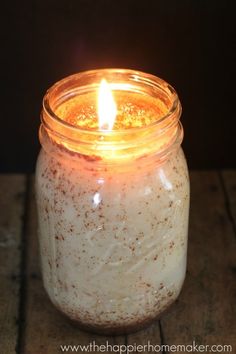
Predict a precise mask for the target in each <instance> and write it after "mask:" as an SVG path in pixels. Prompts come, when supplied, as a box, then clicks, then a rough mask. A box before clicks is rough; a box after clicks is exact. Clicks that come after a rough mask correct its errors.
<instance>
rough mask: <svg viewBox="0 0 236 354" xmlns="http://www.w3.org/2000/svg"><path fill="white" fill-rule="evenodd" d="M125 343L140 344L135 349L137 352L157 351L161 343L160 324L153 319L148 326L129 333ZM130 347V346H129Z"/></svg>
mask: <svg viewBox="0 0 236 354" xmlns="http://www.w3.org/2000/svg"><path fill="white" fill-rule="evenodd" d="M148 343H149V349H148V350H147V348H148V347H145V346H147V345H148ZM127 344H128V345H131V346H135V345H136V347H137V346H140V347H139V348H138V349H137V351H138V353H145V352H147V351H148V353H155V352H157V351H158V349H159V347H158V348H157V347H156V350H155V346H159V345H161V335H160V324H159V321H155V322H154V323H153V324H152V325H151V326H149V327H148V328H146V329H144V330H142V331H139V332H136V333H132V334H129V335H128V336H127ZM131 348H132V347H131Z"/></svg>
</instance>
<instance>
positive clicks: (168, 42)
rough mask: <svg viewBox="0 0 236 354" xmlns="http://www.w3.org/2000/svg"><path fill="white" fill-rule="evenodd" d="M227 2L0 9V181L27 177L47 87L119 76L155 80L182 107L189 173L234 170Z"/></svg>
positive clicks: (235, 120)
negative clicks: (170, 89)
mask: <svg viewBox="0 0 236 354" xmlns="http://www.w3.org/2000/svg"><path fill="white" fill-rule="evenodd" d="M234 3H235V1H227V0H225V1H224V0H214V1H213V0H207V1H203V0H192V1H190V0H189V1H183V0H179V1H178V0H176V1H170V0H169V1H168V0H163V1H158V0H155V1H152V0H145V1H139V0H136V1H133V0H132V1H131V0H125V1H123V0H119V1H118V0H73V1H72V0H67V1H66V0H64V1H60V0H57V1H49V0H48V1H47V0H41V1H40V0H35V1H34V0H31V1H8V2H5V4H3V3H1V13H2V20H1V25H2V28H1V35H2V39H1V61H3V62H2V63H1V77H2V80H1V87H2V94H1V96H2V98H3V100H2V103H1V106H2V109H1V139H0V141H1V149H0V171H1V172H26V171H28V172H30V171H33V170H34V166H35V160H36V157H37V153H38V150H39V143H38V136H37V131H38V127H39V114H40V110H41V101H42V96H43V94H44V93H45V91H46V89H47V88H48V87H49V86H51V85H52V84H53V83H54V82H56V81H57V80H59V79H61V78H63V77H65V76H67V75H69V74H72V73H75V72H78V71H82V70H87V69H94V68H103V67H121V68H123V67H124V68H131V69H138V70H142V71H145V72H149V73H152V74H155V75H158V76H160V77H161V78H163V79H165V80H167V81H168V82H169V83H170V84H172V85H173V86H174V87H175V88H176V90H177V92H178V94H179V96H180V99H181V102H182V105H183V115H182V122H183V125H184V129H185V140H184V149H185V152H186V155H187V158H188V163H189V166H190V167H191V168H222V167H224V168H230V167H236V157H235V156H236V137H235V132H236V116H235V65H236V60H235V59H236V58H235V34H236V33H235V32H236V31H235V28H236V26H235V22H236V20H235V16H236V12H235V10H236V8H235V5H234Z"/></svg>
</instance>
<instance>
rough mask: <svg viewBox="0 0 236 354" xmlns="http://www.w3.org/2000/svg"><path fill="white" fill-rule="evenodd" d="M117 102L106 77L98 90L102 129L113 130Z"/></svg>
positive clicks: (99, 115)
mask: <svg viewBox="0 0 236 354" xmlns="http://www.w3.org/2000/svg"><path fill="white" fill-rule="evenodd" d="M116 113H117V108H116V103H115V101H114V98H113V96H112V91H111V89H110V87H109V84H108V83H107V81H106V80H105V79H103V80H102V81H101V84H100V87H99V92H98V119H99V129H100V130H112V128H113V125H114V122H115V119H116Z"/></svg>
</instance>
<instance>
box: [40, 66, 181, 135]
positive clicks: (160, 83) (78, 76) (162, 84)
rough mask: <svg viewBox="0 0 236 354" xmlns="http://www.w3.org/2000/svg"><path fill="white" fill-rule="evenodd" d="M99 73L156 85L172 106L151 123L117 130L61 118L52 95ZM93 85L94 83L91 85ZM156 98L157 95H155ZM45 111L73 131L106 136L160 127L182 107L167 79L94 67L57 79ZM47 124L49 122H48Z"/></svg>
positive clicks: (56, 122)
mask: <svg viewBox="0 0 236 354" xmlns="http://www.w3.org/2000/svg"><path fill="white" fill-rule="evenodd" d="M97 74H99V76H101V77H106V76H107V75H115V74H121V75H129V76H130V77H131V78H132V79H133V80H134V81H137V82H138V83H139V84H146V85H150V86H153V87H154V86H155V87H157V88H158V89H161V90H162V91H163V93H165V94H166V95H168V98H169V99H170V100H171V106H170V108H169V109H168V111H167V113H166V114H164V115H163V116H161V117H158V119H157V120H156V121H154V122H152V123H150V124H147V125H143V126H140V127H128V128H125V129H116V130H99V129H94V128H89V127H80V126H75V125H73V124H71V123H69V122H67V121H65V120H63V119H62V118H60V117H59V116H58V115H57V114H56V113H55V112H54V110H53V108H52V106H51V103H50V100H51V95H52V94H53V93H55V92H57V91H59V90H60V88H61V87H63V85H65V84H67V85H68V84H69V83H70V82H72V81H74V80H76V81H80V80H82V79H83V78H84V77H85V76H87V77H88V76H93V77H94V75H97ZM90 86H92V85H90ZM154 98H155V96H154ZM43 111H44V112H45V113H46V114H47V115H48V116H49V117H50V119H51V120H53V121H54V122H55V124H59V125H60V126H64V127H66V128H67V129H69V130H71V131H73V132H78V133H83V132H85V133H86V134H91V135H93V134H95V135H97V134H98V133H102V135H104V136H106V135H109V136H112V135H116V136H117V135H121V136H122V135H126V134H130V133H138V132H141V131H144V130H147V129H152V128H155V127H156V128H158V126H161V124H163V122H164V121H166V120H167V119H168V118H169V117H171V116H172V115H174V114H175V113H178V114H177V115H178V118H179V117H180V115H181V111H182V107H181V104H180V101H179V97H178V95H177V92H176V91H175V89H174V88H173V87H172V86H171V85H170V84H169V83H167V82H166V81H165V80H163V79H161V78H159V77H158V76H155V75H152V74H148V73H145V72H143V71H138V70H132V69H121V68H105V69H94V70H86V71H82V72H79V73H75V74H72V75H69V76H67V77H65V78H63V79H61V80H59V81H57V82H56V83H55V84H54V85H52V86H51V87H50V88H49V89H48V90H47V92H46V94H45V96H44V97H43ZM177 111H178V112H177ZM42 121H43V123H45V121H44V119H43V117H42ZM46 125H47V124H46Z"/></svg>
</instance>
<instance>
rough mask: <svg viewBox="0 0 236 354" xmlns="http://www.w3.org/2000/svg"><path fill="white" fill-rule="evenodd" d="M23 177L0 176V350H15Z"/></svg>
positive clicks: (6, 353)
mask: <svg viewBox="0 0 236 354" xmlns="http://www.w3.org/2000/svg"><path fill="white" fill-rule="evenodd" d="M25 182H26V179H25V177H24V176H22V175H1V176H0V210H1V212H0V285H1V291H0V352H1V353H3V354H13V353H15V352H16V346H17V340H18V313H19V301H20V297H19V292H20V275H21V274H20V271H21V233H22V223H23V220H22V216H23V213H24V194H25V187H26V183H25Z"/></svg>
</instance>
